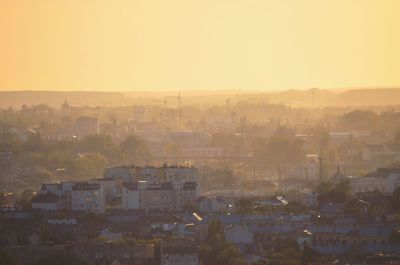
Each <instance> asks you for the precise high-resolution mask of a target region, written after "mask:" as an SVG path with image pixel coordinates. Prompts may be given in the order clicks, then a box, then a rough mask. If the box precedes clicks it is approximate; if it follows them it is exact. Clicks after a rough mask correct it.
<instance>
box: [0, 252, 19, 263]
mask: <svg viewBox="0 0 400 265" xmlns="http://www.w3.org/2000/svg"><path fill="white" fill-rule="evenodd" d="M0 265H18V262H17V261H16V259H15V258H14V257H13V256H11V255H10V253H8V252H7V251H6V250H4V249H0Z"/></svg>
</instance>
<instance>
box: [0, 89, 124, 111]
mask: <svg viewBox="0 0 400 265" xmlns="http://www.w3.org/2000/svg"><path fill="white" fill-rule="evenodd" d="M64 100H67V101H68V103H69V104H70V105H72V106H112V105H125V104H126V98H125V96H124V94H122V93H120V92H90V91H0V107H1V108H8V107H13V108H19V107H21V105H23V104H25V105H28V106H29V105H36V104H42V103H44V104H47V105H50V106H53V107H60V106H61V105H62V104H63V103H64Z"/></svg>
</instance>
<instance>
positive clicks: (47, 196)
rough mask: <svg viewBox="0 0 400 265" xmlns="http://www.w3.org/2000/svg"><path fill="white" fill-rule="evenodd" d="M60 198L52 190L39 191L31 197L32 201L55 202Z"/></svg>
mask: <svg viewBox="0 0 400 265" xmlns="http://www.w3.org/2000/svg"><path fill="white" fill-rule="evenodd" d="M59 200H60V197H58V196H57V195H56V194H54V193H52V192H47V193H40V194H38V195H36V196H35V197H33V198H32V200H31V202H32V203H55V202H58V201H59Z"/></svg>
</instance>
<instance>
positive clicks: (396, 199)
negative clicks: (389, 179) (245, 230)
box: [391, 187, 400, 212]
mask: <svg viewBox="0 0 400 265" xmlns="http://www.w3.org/2000/svg"><path fill="white" fill-rule="evenodd" d="M391 204H392V207H393V209H394V210H396V212H400V187H399V188H397V189H395V190H394V192H393V194H392V198H391Z"/></svg>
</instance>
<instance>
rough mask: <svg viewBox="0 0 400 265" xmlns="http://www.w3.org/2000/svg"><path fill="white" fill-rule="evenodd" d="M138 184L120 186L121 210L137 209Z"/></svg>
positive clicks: (138, 206) (138, 205)
mask: <svg viewBox="0 0 400 265" xmlns="http://www.w3.org/2000/svg"><path fill="white" fill-rule="evenodd" d="M139 185H140V184H139V183H133V182H131V183H124V184H123V185H122V209H124V210H132V209H139V208H140V204H139V189H138V186H139Z"/></svg>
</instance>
